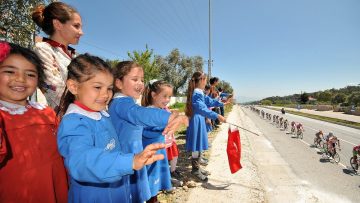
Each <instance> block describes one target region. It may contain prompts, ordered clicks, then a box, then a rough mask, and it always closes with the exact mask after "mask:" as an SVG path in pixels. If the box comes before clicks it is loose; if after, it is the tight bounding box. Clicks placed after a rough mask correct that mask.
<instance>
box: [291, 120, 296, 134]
mask: <svg viewBox="0 0 360 203" xmlns="http://www.w3.org/2000/svg"><path fill="white" fill-rule="evenodd" d="M295 130H296V123H295V121H292V122H291V133H295Z"/></svg>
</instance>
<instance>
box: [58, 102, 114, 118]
mask: <svg viewBox="0 0 360 203" xmlns="http://www.w3.org/2000/svg"><path fill="white" fill-rule="evenodd" d="M71 113H77V114H80V115H83V116H86V117H88V118H91V119H93V120H97V121H98V120H100V119H101V117H102V116H105V117H110V115H109V114H108V113H107V112H106V111H97V112H90V111H86V110H85V109H83V108H81V107H80V106H78V105H76V104H70V105H69V107H68V109H67V110H66V113H65V115H67V114H71ZM65 115H64V116H65Z"/></svg>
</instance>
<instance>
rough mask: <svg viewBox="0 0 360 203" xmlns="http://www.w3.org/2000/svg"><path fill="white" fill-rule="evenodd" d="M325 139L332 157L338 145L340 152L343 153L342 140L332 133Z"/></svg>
mask: <svg viewBox="0 0 360 203" xmlns="http://www.w3.org/2000/svg"><path fill="white" fill-rule="evenodd" d="M325 139H326V142H327V146H328V152H330V155H333V153H334V149H335V146H336V144H337V145H338V146H339V150H340V151H341V149H340V140H339V139H338V138H337V137H336V136H335V135H334V134H333V133H332V132H329V134H328V135H327V136H326V137H325Z"/></svg>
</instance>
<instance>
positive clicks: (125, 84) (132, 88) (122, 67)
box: [109, 61, 187, 202]
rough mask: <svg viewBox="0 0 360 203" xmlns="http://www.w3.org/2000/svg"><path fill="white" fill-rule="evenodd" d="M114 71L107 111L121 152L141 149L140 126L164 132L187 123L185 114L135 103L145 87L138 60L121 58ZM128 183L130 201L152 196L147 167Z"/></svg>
mask: <svg viewBox="0 0 360 203" xmlns="http://www.w3.org/2000/svg"><path fill="white" fill-rule="evenodd" d="M113 73H114V77H115V83H114V84H115V86H114V92H115V95H114V98H113V100H112V101H111V103H110V107H109V113H110V115H111V120H112V123H113V124H114V126H115V129H116V132H117V134H118V136H119V141H120V146H121V148H122V149H123V150H124V152H126V153H138V152H139V151H142V150H143V143H142V134H143V127H160V128H164V131H163V133H162V134H164V135H165V134H173V133H174V132H175V130H176V129H177V128H178V127H179V126H180V125H181V124H183V123H185V124H187V118H186V117H185V116H178V115H177V114H174V113H173V114H172V113H169V112H167V111H164V110H161V109H156V108H145V107H141V106H139V105H138V104H136V99H139V98H140V96H141V94H142V91H143V90H144V71H143V69H142V67H141V66H140V65H139V64H137V63H135V62H132V61H123V62H120V63H118V64H117V65H116V66H115V67H114V68H113ZM130 187H131V194H132V197H133V202H144V201H147V200H149V199H150V198H151V197H152V196H151V191H150V187H149V182H148V175H147V171H146V168H143V169H141V170H139V171H136V172H135V173H134V174H133V175H131V176H130Z"/></svg>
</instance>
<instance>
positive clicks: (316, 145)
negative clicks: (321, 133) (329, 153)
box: [314, 137, 319, 147]
mask: <svg viewBox="0 0 360 203" xmlns="http://www.w3.org/2000/svg"><path fill="white" fill-rule="evenodd" d="M318 143H319V142H318V139H317V138H316V137H315V138H314V146H315V147H318Z"/></svg>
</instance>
